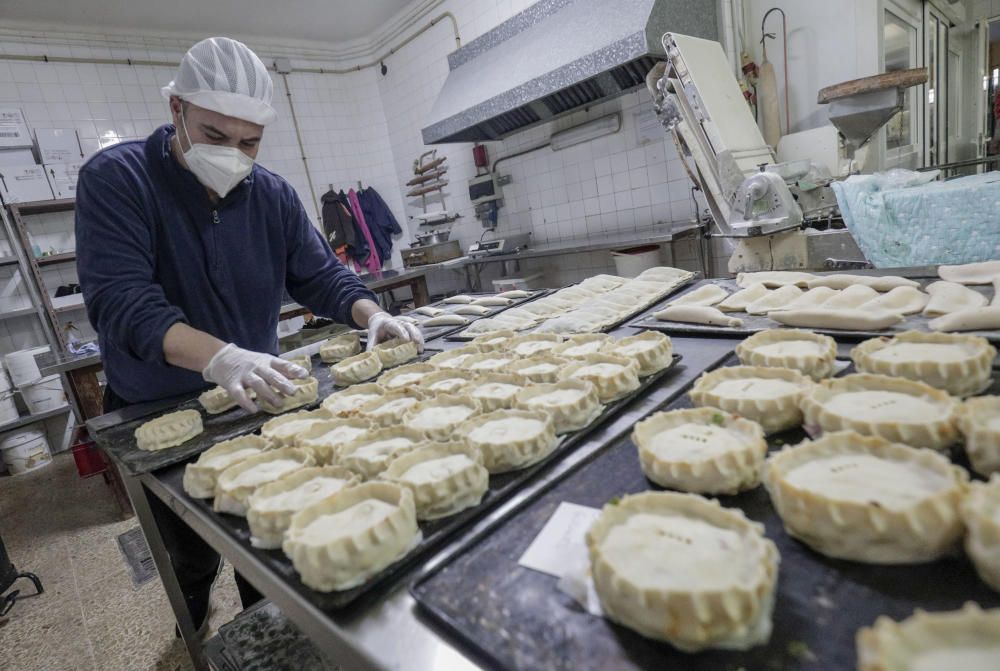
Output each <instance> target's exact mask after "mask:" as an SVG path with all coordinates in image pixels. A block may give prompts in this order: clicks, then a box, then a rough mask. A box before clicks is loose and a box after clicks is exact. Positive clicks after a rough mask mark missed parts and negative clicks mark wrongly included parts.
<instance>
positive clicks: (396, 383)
mask: <svg viewBox="0 0 1000 671" xmlns="http://www.w3.org/2000/svg"><path fill="white" fill-rule="evenodd" d="M437 370H438V369H437V368H435V367H434V366H432V365H430V364H429V363H410V364H406V365H405V366H400V367H399V368H396V369H395V370H391V371H389V372H388V373H386V374H385V375H383V376H381V377H380V378H379V379H378V383H379V384H380V385H382V387H384V388H385V389H386V390H388V391H396V390H398V389H409V388H411V387H415V386H418V385H419V384H420V383H421V381H422V380H423V379H424V378H425V377H426V376H428V375H430V374H431V373H434V372H436V371H437Z"/></svg>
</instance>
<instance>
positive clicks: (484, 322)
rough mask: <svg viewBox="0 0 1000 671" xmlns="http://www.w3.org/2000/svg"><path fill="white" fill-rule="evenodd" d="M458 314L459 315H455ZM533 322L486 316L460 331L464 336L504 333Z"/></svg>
mask: <svg viewBox="0 0 1000 671" xmlns="http://www.w3.org/2000/svg"><path fill="white" fill-rule="evenodd" d="M500 314H501V315H505V314H507V313H506V312H501V313H500ZM456 316H460V315H456ZM532 324H534V321H531V322H524V323H520V322H519V323H511V322H509V321H501V320H500V319H498V318H496V317H486V318H485V319H479V320H477V321H474V322H473V323H472V324H470V325H469V327H468V328H467V329H465V330H464V331H462V335H464V336H481V335H491V334H493V333H506V332H507V331H521V330H523V329H526V328H528V327H529V326H531V325H532Z"/></svg>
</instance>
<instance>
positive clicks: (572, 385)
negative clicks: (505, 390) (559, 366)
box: [514, 379, 604, 434]
mask: <svg viewBox="0 0 1000 671" xmlns="http://www.w3.org/2000/svg"><path fill="white" fill-rule="evenodd" d="M514 407H516V408H519V409H521V410H531V411H535V412H539V411H540V412H544V413H546V414H547V415H549V416H550V417H551V418H552V424H553V428H554V430H555V432H556V433H557V434H562V433H569V432H571V431H577V430H579V429H582V428H583V427H585V426H587V425H588V424H590V423H591V422H592V421H594V419H595V418H596V417H597V416H598V415H600V414H601V411H602V410H604V406H603V405H601V400H600V399H599V398H598V397H597V388H596V387H595V386H594V385H593V383H591V382H589V381H587V380H581V379H570V380H562V381H561V382H554V383H550V384H536V385H532V386H530V387H525V388H524V389H522V390H520V391H519V392H517V395H516V396H515V397H514Z"/></svg>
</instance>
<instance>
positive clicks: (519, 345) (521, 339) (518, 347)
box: [506, 333, 564, 357]
mask: <svg viewBox="0 0 1000 671" xmlns="http://www.w3.org/2000/svg"><path fill="white" fill-rule="evenodd" d="M563 340H564V338H563V337H562V336H561V335H558V334H556V333H529V334H528V335H522V336H515V337H513V338H511V339H510V340H508V341H507V346H506V349H507V350H508V351H510V352H513V353H514V354H516V355H518V356H522V357H529V356H534V355H535V354H542V353H548V352H552V351H553V350H554V349H555V348H556V347H558V346H559V345H561V344H562V343H563Z"/></svg>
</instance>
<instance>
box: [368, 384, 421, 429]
mask: <svg viewBox="0 0 1000 671" xmlns="http://www.w3.org/2000/svg"><path fill="white" fill-rule="evenodd" d="M425 398H427V396H426V395H425V394H424V393H423V392H421V391H420V390H419V389H418V388H416V387H406V388H405V389H398V390H396V391H389V392H386V393H385V395H384V396H381V397H379V398H377V399H375V400H372V401H369V402H367V403H365V404H364V405H363V406H361V408H360V409H359V414H360V415H362V416H364V417H367V418H368V419H370V420H371V421H372V422H374V423H375V424H378V425H379V426H392V425H394V424H397V423H399V422H401V421H402V420H403V415H405V414H406V413H407V412H409V410H410V408H412V407H413V406H414V405H416V404H417V403H419V402H420V401H423V400H424V399H425Z"/></svg>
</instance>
